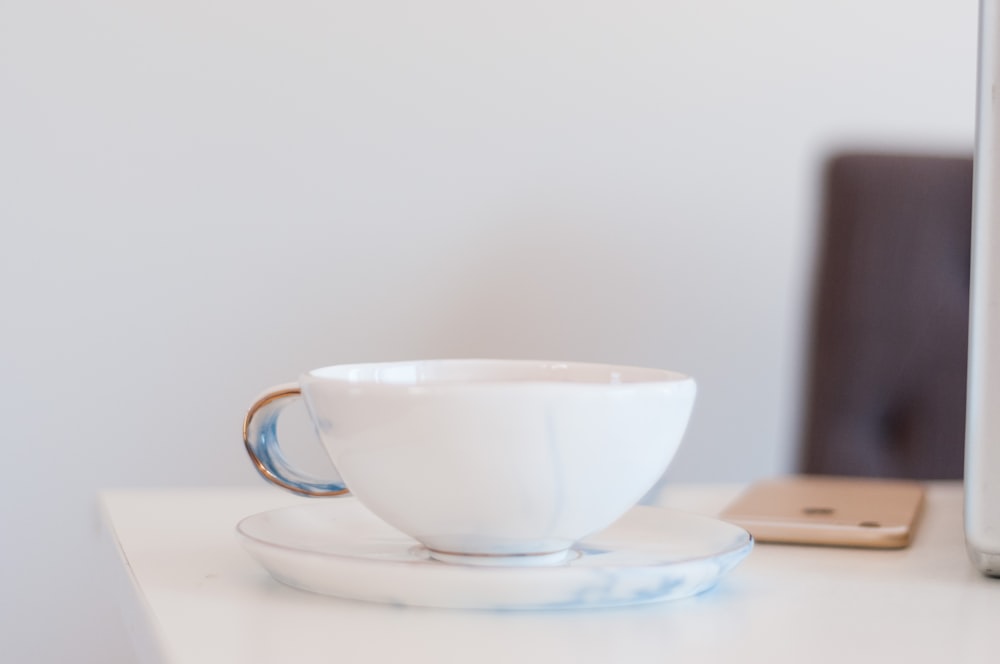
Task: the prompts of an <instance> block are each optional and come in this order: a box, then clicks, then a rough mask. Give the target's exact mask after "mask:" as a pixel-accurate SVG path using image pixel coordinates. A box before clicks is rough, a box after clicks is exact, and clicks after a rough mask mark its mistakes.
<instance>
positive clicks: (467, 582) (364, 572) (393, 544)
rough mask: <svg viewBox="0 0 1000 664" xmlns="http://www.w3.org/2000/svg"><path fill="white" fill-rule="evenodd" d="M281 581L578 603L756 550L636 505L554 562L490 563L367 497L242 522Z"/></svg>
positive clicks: (650, 587)
mask: <svg viewBox="0 0 1000 664" xmlns="http://www.w3.org/2000/svg"><path fill="white" fill-rule="evenodd" d="M237 530H238V532H239V535H240V539H241V542H242V543H243V545H244V547H245V548H246V549H247V551H248V552H249V553H250V554H251V555H252V556H253V557H254V558H255V559H256V560H257V561H258V562H259V563H260V564H261V565H262V566H263V567H264V568H265V569H266V570H267V571H268V572H269V573H270V574H271V575H272V576H273V577H274V578H275V579H277V580H278V581H280V582H282V583H285V584H287V585H290V586H293V587H296V588H300V589H304V590H308V591H311V592H316V593H321V594H326V595H333V596H337V597H342V598H347V599H357V600H365V601H372V602H380V603H388V604H396V605H414V606H432V607H442V608H460V609H499V610H510V609H579V608H596V607H607V606H618V605H626V604H640V603H649V602H659V601H665V600H671V599H679V598H682V597H688V596H690V595H694V594H697V593H700V592H704V591H706V590H708V589H710V588H711V587H713V586H714V585H715V584H716V583H717V582H718V581H719V579H720V578H722V577H723V576H724V575H725V574H726V573H727V572H728V571H729V570H731V569H732V568H733V567H734V566H735V565H736V564H737V563H739V562H740V561H741V560H742V559H743V558H744V557H745V556H746V555H747V554H748V553H749V552H750V550H751V548H752V546H753V541H752V539H751V537H750V535H749V534H748V533H747V532H746V531H745V530H743V529H742V528H739V527H737V526H734V525H731V524H728V523H724V522H722V521H718V520H716V519H711V518H708V517H703V516H696V515H693V514H687V513H684V512H677V511H673V510H668V509H663V508H657V507H635V508H633V509H631V510H630V511H629V512H628V513H627V514H626V515H625V516H624V517H622V518H621V519H620V520H618V521H617V522H616V523H614V524H613V525H612V526H611V527H609V528H608V529H606V530H605V531H603V532H601V533H599V534H596V535H594V536H592V537H589V538H587V539H585V540H583V541H581V542H579V543H578V544H577V545H576V546H575V547H574V548H573V549H572V550H571V551H570V555H569V556H568V559H567V560H566V561H564V562H563V563H561V564H558V565H553V566H548V567H481V566H467V565H452V564H446V563H442V562H439V561H437V560H433V559H432V558H431V557H430V555H429V554H428V551H427V549H426V548H425V547H423V546H422V545H421V544H419V543H418V542H417V541H415V540H413V539H412V538H410V537H408V536H406V535H404V534H403V533H401V532H399V531H398V530H396V529H394V528H392V527H391V526H388V525H387V524H385V523H384V522H383V521H381V520H380V519H378V518H376V517H375V516H374V515H372V514H371V513H370V512H369V511H368V510H366V509H365V508H364V507H363V506H362V505H361V504H360V503H359V502H358V501H356V500H354V499H351V498H345V499H343V500H336V501H324V502H321V503H315V504H309V505H302V506H296V507H290V508H284V509H279V510H273V511H270V512H263V513H260V514H256V515H254V516H251V517H248V518H246V519H244V520H243V521H242V522H240V524H239V525H238V527H237Z"/></svg>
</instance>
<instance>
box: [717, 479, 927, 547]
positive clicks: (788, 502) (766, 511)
mask: <svg viewBox="0 0 1000 664" xmlns="http://www.w3.org/2000/svg"><path fill="white" fill-rule="evenodd" d="M923 503H924V487H923V486H922V485H920V484H919V483H917V482H910V481H905V480H882V479H869V478H848V477H829V476H820V475H800V476H793V477H786V478H781V479H774V480H767V481H762V482H758V483H756V484H753V485H752V486H751V487H750V488H749V489H747V490H746V491H745V492H744V493H743V494H742V495H740V496H739V497H737V498H736V500H734V501H733V502H732V503H731V504H730V505H729V506H728V507H726V509H725V510H723V512H722V514H721V515H720V517H721V518H722V519H725V520H726V521H730V522H732V523H735V524H737V525H739V526H742V527H743V528H746V529H747V530H748V531H749V532H750V534H751V535H753V537H754V539H755V540H757V541H758V542H781V543H785V544H820V545H826V546H855V547H874V548H882V549H899V548H903V547H905V546H908V545H909V544H910V542H911V541H912V539H913V533H914V531H915V529H916V525H917V521H918V519H919V518H920V513H921V510H922V508H923Z"/></svg>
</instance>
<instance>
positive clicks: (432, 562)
mask: <svg viewBox="0 0 1000 664" xmlns="http://www.w3.org/2000/svg"><path fill="white" fill-rule="evenodd" d="M331 500H336V501H338V502H341V501H343V502H344V503H345V505H344V509H351V508H348V507H347V505H348V504H353V505H354V506H356V508H360V509H361V510H363V511H364V512H366V513H367V515H368V516H370V517H371V518H372V519H375V520H377V521H380V522H381V523H382V525H384V526H385V527H388V528H392V529H393V530H394V531H395V532H396V533H398V534H399V536H400V537H404V538H406V539H408V540H409V541H410V544H411V546H409V547H408V548H407V549H406V550H407V552H408V554H410V555H412V556H413V557H412V559H407V560H394V559H385V560H382V559H373V558H371V557H369V556H365V555H359V554H356V553H349V552H348V553H330V552H325V551H317V550H315V549H307V548H302V547H299V546H292V545H287V544H281V543H280V542H275V541H273V540H268V539H262V538H260V537H258V536H255V535H251V534H250V533H248V532H247V528H246V524H247V522H249V521H252V520H254V519H257V518H260V517H263V516H266V515H278V514H279V513H282V512H295V511H300V510H302V509H316V508H318V507H320V505H321V504H320V503H311V504H310V503H304V504H299V505H290V506H285V507H279V508H275V509H270V510H263V511H261V512H257V513H254V514H250V515H247V516H245V517H243V518H242V519H240V520H239V521H238V522H237V523H236V527H235V529H236V532H237V534H238V535H239V537H241V538H243V539H246V540H248V541H250V542H253V543H254V544H255V545H258V546H262V547H265V548H270V549H275V550H278V551H284V552H288V553H293V554H295V555H308V556H315V557H318V558H322V559H328V558H336V559H351V560H357V561H362V562H363V563H364V564H377V565H379V566H380V567H385V566H398V567H414V566H420V567H421V568H423V569H424V570H428V571H429V570H431V569H447V570H449V573H453V572H452V571H457V570H472V571H482V572H490V573H516V574H519V575H520V574H525V573H532V572H544V573H546V574H548V575H552V574H553V573H566V572H565V571H566V570H582V569H588V570H589V569H594V568H593V567H582V566H579V565H574V564H573V563H574V562H576V561H578V560H579V559H581V558H587V557H591V556H593V555H599V554H588V553H587V551H586V548H587V547H586V544H587V542H588V541H589V540H590V539H591V538H594V537H599V536H600V535H601V534H603V533H605V532H607V531H608V530H610V529H612V528H614V527H615V526H616V525H617V524H618V523H619V522H620V521H621V520H623V519H625V518H626V517H628V516H629V515H630V514H633V513H635V512H640V513H641V512H646V513H654V512H660V513H663V514H665V515H667V516H668V517H670V516H672V517H675V518H684V519H690V520H695V521H704V522H711V523H712V524H713V525H715V526H727V527H729V528H730V529H731V530H732V531H733V535H734V536H733V538H732V544H731V545H730V546H728V547H726V548H722V549H719V550H717V551H713V552H712V553H711V554H709V555H705V554H702V555H689V556H685V557H682V558H672V559H670V560H661V561H649V560H646V561H636V562H633V563H611V564H608V565H601V566H600V569H603V570H609V571H615V570H630V569H638V568H659V567H674V566H681V565H685V564H692V563H698V562H702V561H705V560H706V559H708V558H711V559H721V558H726V559H728V558H729V557H730V556H736V558H735V562H734V563H733V565H735V564H737V563H739V562H740V561H741V560H743V559H744V558H745V557H746V556H747V555H749V553H750V551H751V550H753V548H754V546H755V544H756V540H755V539H754V537H753V535H752V534H751V533H750V532H749V531H748V530H746V529H745V528H743V527H742V526H739V525H737V524H735V523H732V522H731V521H725V520H723V519H720V518H717V517H712V516H708V515H705V514H700V513H697V512H689V511H685V510H678V509H673V508H669V507H660V506H656V505H634V506H633V507H631V508H629V510H628V511H626V512H625V514H623V515H622V516H621V517H619V518H618V519H617V520H615V521H614V522H613V523H612V524H610V525H609V526H607V527H606V528H603V529H601V530H599V531H596V532H593V533H591V534H589V535H587V536H585V537H583V538H581V539H580V540H578V541H577V542H575V543H574V544H573V546H571V547H569V549H568V551H569V552H571V553H575V554H576V555H575V556H571V557H570V558H568V559H567V560H565V561H563V562H560V563H556V564H552V565H472V564H470V565H463V564H460V563H448V562H444V561H441V560H438V559H435V558H434V557H433V556H432V555H431V554H430V550H429V549H428V547H426V546H425V545H424V544H422V543H421V542H419V541H418V540H416V539H414V538H413V537H411V536H410V535H407V534H406V533H404V532H402V531H400V530H399V529H397V528H395V527H394V526H392V525H390V524H387V523H385V522H384V521H382V520H381V519H379V517H378V516H376V515H375V514H373V513H371V511H370V510H368V508H366V507H365V506H364V505H363V504H362V503H361V502H360V501H358V499H357V498H356V497H354V496H351V495H346V496H343V497H334V498H331ZM333 504H334V503H326V504H324V505H323V507H327V506H330V505H333ZM338 509H339V508H338ZM418 552H419V556H418V555H417V554H418ZM740 554H742V555H740ZM651 555H653V554H651ZM556 570H563V572H556ZM268 571H270V570H268Z"/></svg>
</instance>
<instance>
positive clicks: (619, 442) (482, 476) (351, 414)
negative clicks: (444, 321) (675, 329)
mask: <svg viewBox="0 0 1000 664" xmlns="http://www.w3.org/2000/svg"><path fill="white" fill-rule="evenodd" d="M299 387H300V389H301V393H302V396H303V398H304V399H305V401H306V404H307V407H308V409H309V412H310V414H311V416H312V418H313V421H314V423H315V424H316V429H317V431H318V432H319V435H320V438H321V440H322V443H323V445H324V447H325V449H326V451H327V453H328V455H329V457H330V459H331V460H332V461H333V464H334V466H335V467H336V469H337V471H338V472H339V474H340V476H341V478H342V480H343V483H344V485H346V486H347V488H348V489H349V490H350V491H351V493H353V494H354V495H355V496H357V498H358V500H359V501H361V502H362V503H363V504H364V505H365V506H366V507H367V508H368V509H370V510H371V511H372V512H373V513H374V514H376V515H377V516H379V517H380V518H382V519H384V520H385V521H387V522H388V523H390V524H392V525H393V526H395V527H396V528H398V529H399V530H402V531H403V532H405V533H407V534H408V535H410V536H412V537H414V538H415V539H417V540H419V541H421V542H422V543H423V544H425V545H426V546H427V547H428V548H429V549H430V550H431V551H432V552H436V555H440V556H442V557H445V556H448V554H461V555H470V556H475V559H474V560H470V561H469V562H470V563H471V562H477V563H479V564H485V565H490V564H514V563H516V564H531V563H532V562H534V563H537V564H551V563H552V562H558V561H559V560H561V559H562V556H560V555H559V553H560V552H563V551H565V550H566V549H568V547H570V546H571V545H572V544H573V543H574V542H576V541H577V540H579V539H580V538H582V537H585V536H587V535H589V534H591V533H594V532H597V531H599V530H601V529H603V528H605V527H607V526H608V525H609V524H610V523H612V522H613V521H615V519H617V518H618V517H620V516H621V515H622V514H623V513H624V512H625V511H626V510H628V509H629V508H630V507H631V506H633V505H634V504H635V503H636V502H637V501H638V500H639V498H641V497H642V495H643V494H645V492H646V491H648V490H649V489H650V488H651V487H652V486H653V484H654V483H655V482H656V481H657V480H658V479H659V478H660V477H661V475H662V474H663V472H664V471H665V470H666V468H667V466H668V464H669V463H670V461H671V460H672V459H673V457H674V454H675V453H676V451H677V448H678V446H679V444H680V442H681V439H682V437H683V434H684V430H685V428H686V426H687V422H688V419H689V416H690V413H691V409H692V406H693V402H694V398H695V385H694V381H693V380H692V379H690V378H688V377H686V376H683V375H680V374H676V373H673V372H668V371H660V370H655V369H643V368H634V367H619V366H608V365H597V364H574V363H557V362H527V361H524V362H516V361H505V360H440V361H425V362H406V363H391V364H368V365H348V366H340V367H328V368H325V369H318V370H315V371H312V372H309V373H307V374H305V375H304V376H302V377H301V379H300V381H299ZM271 417H272V419H275V418H276V415H275V414H272V415H271ZM265 447H266V446H265ZM263 458H264V461H265V462H267V460H268V459H269V455H264V456H263ZM323 486H330V485H329V484H324V485H323ZM448 558H449V559H451V557H450V556H448ZM514 558H518V560H515V559H514Z"/></svg>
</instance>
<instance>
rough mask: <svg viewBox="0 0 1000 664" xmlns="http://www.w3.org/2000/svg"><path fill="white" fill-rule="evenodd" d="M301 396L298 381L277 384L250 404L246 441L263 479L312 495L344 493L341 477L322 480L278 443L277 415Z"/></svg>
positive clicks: (249, 452) (246, 419)
mask: <svg viewBox="0 0 1000 664" xmlns="http://www.w3.org/2000/svg"><path fill="white" fill-rule="evenodd" d="M301 398H302V390H300V389H299V386H298V385H296V384H295V383H286V384H284V385H276V386H274V387H272V388H271V389H269V390H267V391H266V392H264V394H263V395H261V396H260V398H258V399H257V401H255V402H254V404H253V405H252V406H250V410H248V411H247V415H246V417H245V418H244V420H243V444H244V445H245V446H246V449H247V454H249V455H250V459H251V460H252V461H253V464H254V466H255V467H256V468H257V472H259V473H260V474H261V475H262V476H263V477H264V479H266V480H267V481H269V482H271V483H273V484H276V485H278V486H280V487H281V488H283V489H287V490H289V491H291V492H293V493H297V494H300V495H303V496H310V497H323V496H341V495H344V494H346V493H349V490H348V489H347V487H345V486H344V484H343V483H342V482H340V481H339V480H338V481H336V482H332V481H328V480H322V479H320V478H317V477H313V476H312V475H307V474H306V473H302V472H300V471H298V470H296V469H295V468H292V466H291V465H289V463H288V460H287V459H285V455H284V454H283V453H282V452H281V447H280V446H279V445H278V431H277V429H278V417H279V416H280V415H281V411H282V410H284V408H285V406H288V405H289V404H291V403H292V402H293V401H296V400H298V399H301Z"/></svg>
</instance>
